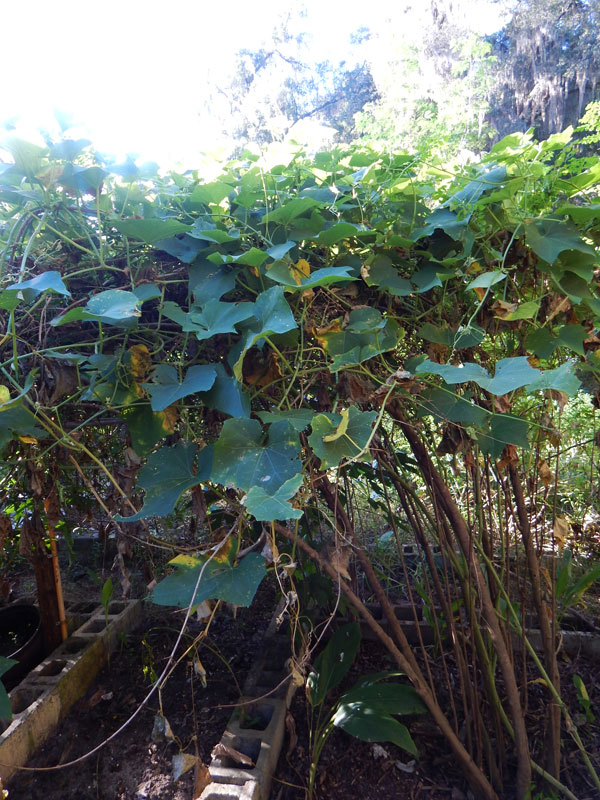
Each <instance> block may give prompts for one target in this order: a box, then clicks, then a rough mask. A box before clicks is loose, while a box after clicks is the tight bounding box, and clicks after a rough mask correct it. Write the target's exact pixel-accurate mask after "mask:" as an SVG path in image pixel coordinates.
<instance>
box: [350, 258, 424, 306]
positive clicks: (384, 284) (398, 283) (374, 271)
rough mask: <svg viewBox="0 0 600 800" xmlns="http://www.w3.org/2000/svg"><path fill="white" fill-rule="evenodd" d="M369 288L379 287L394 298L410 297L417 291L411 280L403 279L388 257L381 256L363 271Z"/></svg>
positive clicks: (363, 276) (362, 273)
mask: <svg viewBox="0 0 600 800" xmlns="http://www.w3.org/2000/svg"><path fill="white" fill-rule="evenodd" d="M361 275H362V278H363V280H364V282H365V283H366V284H367V286H377V287H378V288H379V289H380V290H381V291H387V292H389V293H390V294H391V295H393V296H394V297H408V295H410V294H412V293H413V292H414V291H415V290H414V288H413V285H412V284H411V282H410V281H409V280H407V279H406V278H403V277H402V276H401V275H400V274H399V272H398V270H397V268H396V267H395V266H394V265H393V264H392V263H391V261H390V260H389V259H388V258H387V256H380V257H379V258H377V259H376V260H375V261H374V262H373V263H372V264H369V265H368V266H365V267H364V268H363V269H362V270H361Z"/></svg>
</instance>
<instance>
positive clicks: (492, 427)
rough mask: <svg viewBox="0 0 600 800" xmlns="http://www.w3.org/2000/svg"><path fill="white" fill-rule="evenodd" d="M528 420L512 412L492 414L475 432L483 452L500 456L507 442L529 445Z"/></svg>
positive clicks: (523, 445) (522, 445) (516, 444)
mask: <svg viewBox="0 0 600 800" xmlns="http://www.w3.org/2000/svg"><path fill="white" fill-rule="evenodd" d="M528 430H529V426H528V424H527V421H526V420H524V419H521V418H520V417H514V416H512V415H510V414H492V415H490V416H489V417H488V419H487V421H486V425H484V426H482V428H481V429H480V430H477V431H476V432H475V435H476V438H477V442H478V444H479V447H480V449H481V451H482V452H483V453H487V454H489V455H490V456H491V457H492V458H498V457H499V456H500V454H501V453H502V451H503V450H504V448H505V447H506V445H507V444H514V445H515V446H517V447H524V448H528V447H529V440H528V438H527V432H528Z"/></svg>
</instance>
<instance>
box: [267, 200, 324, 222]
mask: <svg viewBox="0 0 600 800" xmlns="http://www.w3.org/2000/svg"><path fill="white" fill-rule="evenodd" d="M320 205H323V204H322V203H319V202H317V201H316V200H313V198H312V197H296V198H295V199H294V200H290V201H289V202H287V203H285V204H284V205H282V206H280V207H279V208H276V209H275V210H274V211H269V213H268V214H265V216H264V217H263V219H262V221H263V224H264V223H268V222H278V223H279V224H280V225H289V224H290V222H291V221H292V220H293V219H296V217H299V216H301V215H302V214H306V212H307V211H310V210H311V209H313V208H316V207H317V206H320Z"/></svg>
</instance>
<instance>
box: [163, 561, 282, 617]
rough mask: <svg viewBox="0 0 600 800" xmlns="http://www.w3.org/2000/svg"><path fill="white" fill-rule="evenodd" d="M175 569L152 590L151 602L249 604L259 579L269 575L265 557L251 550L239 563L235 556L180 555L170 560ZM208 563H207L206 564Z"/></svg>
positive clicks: (164, 604)
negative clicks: (196, 588)
mask: <svg viewBox="0 0 600 800" xmlns="http://www.w3.org/2000/svg"><path fill="white" fill-rule="evenodd" d="M169 563H170V564H172V565H173V566H174V567H175V568H176V570H177V571H176V572H175V573H173V574H171V575H167V577H166V578H164V579H163V580H162V581H160V583H158V584H157V585H156V586H155V588H154V590H153V592H152V602H153V603H155V604H156V605H159V606H176V607H177V608H187V607H188V606H189V605H190V604H191V605H192V607H193V606H197V605H200V603H203V602H204V601H205V600H223V601H224V602H225V603H232V604H233V605H236V606H244V607H248V606H249V605H250V604H251V603H252V600H253V599H254V595H255V594H256V590H257V589H258V587H259V585H260V582H261V581H262V579H263V578H264V577H265V575H266V574H267V570H266V566H265V560H264V558H263V557H262V556H261V555H260V553H248V555H247V556H245V558H243V559H242V560H241V561H240V563H239V564H238V565H235V563H234V561H233V559H231V558H228V559H219V558H213V559H212V560H209V556H199V557H198V556H197V557H194V556H184V555H180V556H177V557H176V558H174V559H172V561H170V562H169ZM205 565H206V566H205ZM203 567H204V573H203V575H202V578H201V580H200V584H199V586H198V591H197V592H196V593H195V594H194V588H195V586H196V582H197V580H198V576H199V575H200V571H201V570H202V568H203Z"/></svg>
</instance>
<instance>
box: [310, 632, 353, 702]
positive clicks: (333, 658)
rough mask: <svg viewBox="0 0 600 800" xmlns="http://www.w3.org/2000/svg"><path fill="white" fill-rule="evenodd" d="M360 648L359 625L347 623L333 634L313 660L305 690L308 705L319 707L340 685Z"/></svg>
mask: <svg viewBox="0 0 600 800" xmlns="http://www.w3.org/2000/svg"><path fill="white" fill-rule="evenodd" d="M359 647H360V625H359V624H358V623H357V622H349V623H347V624H346V625H342V627H341V628H338V629H337V631H336V632H335V633H334V634H333V636H332V637H331V639H330V640H329V642H328V643H327V645H326V646H325V648H324V649H323V650H322V651H321V653H319V655H318V656H317V658H316V659H315V663H314V669H313V671H312V672H311V673H310V675H309V677H308V680H307V684H306V688H307V692H306V694H307V697H308V699H309V701H310V704H311V705H312V706H313V707H314V706H318V705H320V704H321V703H322V702H323V701H324V700H325V698H326V697H327V694H328V693H329V692H330V691H331V690H332V689H334V688H335V687H336V686H337V685H338V684H340V683H341V682H342V681H343V680H344V678H345V677H346V675H347V674H348V671H349V670H350V668H351V666H352V663H353V661H354V659H355V658H356V654H357V653H358V648H359Z"/></svg>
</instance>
